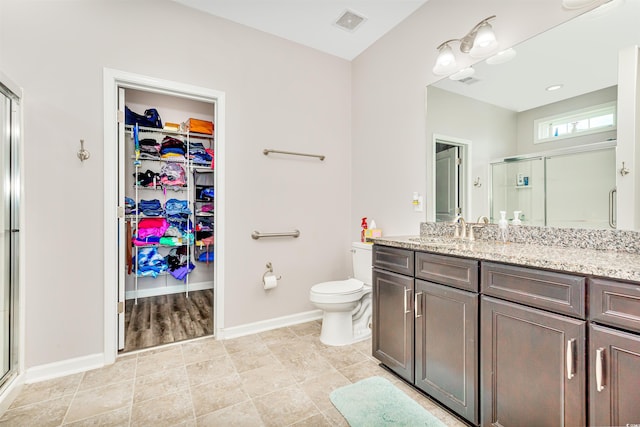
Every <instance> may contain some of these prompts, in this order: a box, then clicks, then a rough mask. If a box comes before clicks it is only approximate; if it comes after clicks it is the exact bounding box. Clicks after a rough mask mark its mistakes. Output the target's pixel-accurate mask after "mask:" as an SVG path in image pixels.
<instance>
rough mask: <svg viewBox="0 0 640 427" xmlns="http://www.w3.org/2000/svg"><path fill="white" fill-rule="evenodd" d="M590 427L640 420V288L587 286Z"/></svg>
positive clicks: (631, 285)
mask: <svg viewBox="0 0 640 427" xmlns="http://www.w3.org/2000/svg"><path fill="white" fill-rule="evenodd" d="M589 318H590V320H591V324H590V325H589V424H590V425H593V426H624V425H637V424H638V423H639V421H638V420H640V285H639V284H637V283H635V284H634V283H623V282H615V281H612V280H604V279H590V280H589Z"/></svg>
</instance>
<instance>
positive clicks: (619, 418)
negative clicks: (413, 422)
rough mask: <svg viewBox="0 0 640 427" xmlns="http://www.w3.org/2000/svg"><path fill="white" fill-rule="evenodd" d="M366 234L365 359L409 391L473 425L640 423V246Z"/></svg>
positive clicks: (581, 238) (581, 237) (601, 424)
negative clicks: (368, 315)
mask: <svg viewBox="0 0 640 427" xmlns="http://www.w3.org/2000/svg"><path fill="white" fill-rule="evenodd" d="M545 230H547V229H545ZM578 233H581V232H578ZM584 233H589V232H587V231H585V232H584ZM631 233H632V232H631ZM579 237H580V238H579V240H580V241H581V242H584V241H585V239H584V236H579ZM616 237H619V236H616ZM623 237H624V238H626V237H629V236H623ZM630 237H631V238H633V237H635V238H636V239H637V235H630ZM624 238H623V239H622V240H624ZM605 240H606V239H605ZM618 240H620V239H618ZM374 243H375V244H374V248H373V338H372V343H373V344H372V345H373V349H372V351H373V356H374V357H376V358H377V359H378V360H380V362H381V363H382V364H384V365H385V366H387V367H388V368H389V369H390V370H392V371H393V372H395V373H396V374H397V375H399V376H400V377H402V378H403V379H405V380H406V381H408V382H409V383H411V384H413V385H414V386H415V387H416V388H418V389H420V390H422V391H423V392H425V393H427V394H428V395H430V396H431V397H433V398H434V399H436V400H438V401H439V402H440V403H441V404H443V405H444V406H446V407H447V408H448V409H449V410H451V411H453V412H455V413H457V414H458V415H460V416H461V417H462V418H464V419H466V420H467V421H468V422H470V423H472V424H476V425H487V426H488V425H504V426H510V425H523V422H524V423H525V424H526V425H536V426H538V425H539V426H542V425H566V426H573V425H581V426H583V425H593V426H603V425H625V424H627V423H629V424H633V423H639V422H640V421H639V420H640V398H639V397H638V396H640V390H639V389H638V384H640V252H622V251H613V250H595V249H590V248H584V247H582V248H578V247H574V246H571V245H565V247H559V246H546V245H541V244H522V243H508V244H502V243H498V242H496V241H494V240H480V241H475V242H469V241H464V240H459V239H452V238H450V237H446V236H426V235H424V234H423V235H422V236H409V237H396V238H394V237H386V238H377V239H374ZM556 243H557V241H556ZM581 244H582V245H583V246H584V243H581ZM525 420H526V421H525Z"/></svg>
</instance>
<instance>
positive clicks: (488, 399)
mask: <svg viewBox="0 0 640 427" xmlns="http://www.w3.org/2000/svg"><path fill="white" fill-rule="evenodd" d="M481 271H482V279H481V284H482V292H483V296H482V298H481V304H480V312H481V315H480V316H481V317H480V325H481V326H480V339H481V342H482V345H481V352H480V384H481V391H482V411H481V412H482V414H481V420H482V425H487V426H489V425H496V426H497V425H501V426H513V425H531V426H583V425H586V420H587V419H586V415H587V410H586V409H587V407H586V399H585V396H586V321H585V320H584V319H585V302H584V298H585V293H584V292H585V279H584V278H581V277H578V276H573V275H568V274H561V273H553V272H548V271H541V270H536V269H529V268H523V267H515V266H509V265H502V264H494V263H490V262H483V263H482V267H481ZM494 297H499V298H504V299H510V301H505V300H503V299H498V298H494ZM567 313H570V314H571V315H572V317H570V316H568V315H567Z"/></svg>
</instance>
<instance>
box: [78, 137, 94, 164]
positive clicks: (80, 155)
mask: <svg viewBox="0 0 640 427" xmlns="http://www.w3.org/2000/svg"><path fill="white" fill-rule="evenodd" d="M89 157H91V153H89V151H87V150H85V149H84V139H81V140H80V150H78V158H79V159H80V161H81V162H84V161H85V160H87V159H88V158H89Z"/></svg>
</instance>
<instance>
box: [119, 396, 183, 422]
mask: <svg viewBox="0 0 640 427" xmlns="http://www.w3.org/2000/svg"><path fill="white" fill-rule="evenodd" d="M188 421H195V416H194V413H193V404H192V401H191V395H190V394H189V392H188V391H186V390H183V391H178V392H176V393H170V394H165V395H164V396H160V397H156V398H155V399H150V400H145V401H144V402H141V403H138V404H134V405H133V408H132V410H131V426H143V427H149V426H153V427H165V426H167V427H168V426H175V425H177V424H180V423H185V422H188Z"/></svg>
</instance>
